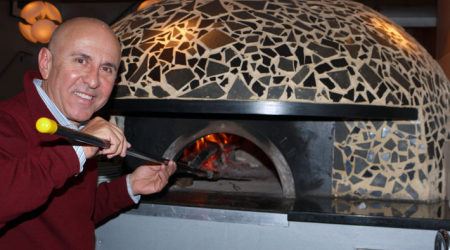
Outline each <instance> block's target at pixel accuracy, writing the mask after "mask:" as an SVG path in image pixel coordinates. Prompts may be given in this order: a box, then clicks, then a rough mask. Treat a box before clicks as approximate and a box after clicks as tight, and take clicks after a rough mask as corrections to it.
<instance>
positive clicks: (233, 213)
mask: <svg viewBox="0 0 450 250" xmlns="http://www.w3.org/2000/svg"><path fill="white" fill-rule="evenodd" d="M126 213H127V214H133V215H142V216H155V217H169V218H178V219H189V220H202V221H215V222H227V223H240V224H254V225H262V226H279V227H287V226H288V225H289V222H288V220H287V214H280V213H267V212H253V211H237V210H226V209H212V208H200V207H183V206H173V205H159V204H140V205H139V208H137V209H132V210H130V211H128V212H126Z"/></svg>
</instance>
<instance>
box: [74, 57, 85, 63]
mask: <svg viewBox="0 0 450 250" xmlns="http://www.w3.org/2000/svg"><path fill="white" fill-rule="evenodd" d="M76 61H77V63H81V64H85V63H86V60H84V59H81V58H78V59H76Z"/></svg>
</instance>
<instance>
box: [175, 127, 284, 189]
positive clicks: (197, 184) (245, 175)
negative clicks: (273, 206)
mask: <svg viewBox="0 0 450 250" xmlns="http://www.w3.org/2000/svg"><path fill="white" fill-rule="evenodd" d="M179 155H180V156H179V157H178V160H183V161H185V162H188V163H189V165H191V166H193V167H195V168H198V169H201V170H211V171H216V172H218V173H219V176H220V178H219V179H218V180H214V181H212V180H207V179H202V178H196V177H192V176H183V175H182V176H177V177H176V182H175V185H174V186H172V189H175V190H177V191H192V190H195V191H214V192H223V193H230V192H231V193H234V194H243V195H245V194H259V195H264V196H272V197H283V190H282V185H281V183H280V178H279V176H278V174H277V170H276V167H275V165H274V163H273V161H272V160H271V159H270V157H269V156H268V155H267V154H266V153H264V151H263V150H262V149H261V148H260V147H258V146H257V145H256V144H255V143H253V142H252V141H250V140H248V139H246V138H244V137H242V136H239V135H236V134H231V133H213V134H208V135H205V136H203V137H201V138H199V139H197V140H196V141H194V142H193V143H191V144H190V145H188V146H186V147H185V148H184V149H183V150H181V152H180V153H179Z"/></svg>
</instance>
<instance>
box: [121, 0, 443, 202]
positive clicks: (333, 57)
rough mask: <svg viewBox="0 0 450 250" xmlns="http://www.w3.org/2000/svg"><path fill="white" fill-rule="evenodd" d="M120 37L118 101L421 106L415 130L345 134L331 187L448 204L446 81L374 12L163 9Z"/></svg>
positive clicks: (347, 7)
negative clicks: (441, 200) (443, 200)
mask: <svg viewBox="0 0 450 250" xmlns="http://www.w3.org/2000/svg"><path fill="white" fill-rule="evenodd" d="M113 28H114V29H115V31H116V33H117V35H118V37H119V39H120V41H121V42H122V45H123V49H122V62H121V68H122V71H121V73H120V75H119V83H118V85H117V86H116V95H115V98H148V99H186V100H189V99H196V100H198V99H201V100H217V99H221V100H255V101H256V100H260V101H261V100H262V101H264V100H271V101H288V102H316V103H329V104H338V103H351V104H353V103H354V104H355V105H357V104H367V105H386V106H400V107H416V108H418V109H419V120H418V121H395V122H392V121H376V122H373V121H359V122H358V121H346V122H343V123H342V124H338V125H337V126H336V135H337V140H336V142H335V165H334V170H333V178H334V179H333V180H334V181H333V189H334V192H335V194H336V195H337V196H348V195H349V196H358V197H369V198H380V197H381V198H397V199H414V200H435V199H439V198H443V191H442V190H443V187H442V186H443V185H444V184H443V171H444V170H443V158H444V157H443V152H442V148H443V144H444V142H445V141H447V139H448V116H447V114H449V113H450V112H449V111H450V110H449V106H448V105H449V103H448V102H449V101H448V100H449V81H448V79H447V78H446V77H445V75H444V73H443V71H442V69H441V68H440V67H439V65H438V64H437V63H436V61H435V60H433V58H432V57H431V56H430V55H429V54H428V53H427V52H426V50H425V49H424V48H423V47H422V46H421V45H420V44H418V43H417V42H416V41H415V40H414V38H412V37H411V36H410V35H408V34H407V33H406V32H405V31H404V30H403V29H402V28H401V27H399V26H398V25H396V24H395V23H393V22H392V21H390V20H389V19H388V18H386V17H384V16H382V15H381V14H379V13H377V12H375V11H374V10H372V9H370V8H368V7H366V6H364V5H362V4H360V3H356V2H353V1H345V0H270V1H258V0H256V1H255V0H243V1H238V0H233V1H232V0H193V1H180V0H165V1H161V2H159V3H156V4H154V5H152V6H150V7H148V8H146V9H143V10H141V11H137V12H135V13H132V14H130V15H128V16H126V17H125V18H123V19H122V20H121V21H119V22H117V23H116V24H114V25H113ZM436 190H437V191H436Z"/></svg>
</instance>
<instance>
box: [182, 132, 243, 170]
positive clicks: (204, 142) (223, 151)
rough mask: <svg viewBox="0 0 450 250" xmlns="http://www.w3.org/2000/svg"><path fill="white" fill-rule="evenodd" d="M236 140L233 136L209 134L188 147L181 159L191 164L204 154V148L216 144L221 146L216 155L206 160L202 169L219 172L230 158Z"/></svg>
mask: <svg viewBox="0 0 450 250" xmlns="http://www.w3.org/2000/svg"><path fill="white" fill-rule="evenodd" d="M234 138H235V137H233V135H231V134H225V133H217V134H209V135H206V136H203V137H202V138H200V139H198V140H197V141H195V143H193V144H192V145H191V146H189V147H187V148H186V149H185V150H184V151H183V155H182V156H181V157H182V159H184V160H186V161H188V162H189V161H191V160H192V159H194V158H195V157H196V156H197V155H199V154H200V153H201V152H202V149H203V148H206V147H209V146H211V145H214V144H215V145H217V146H219V149H218V150H217V151H216V152H215V153H214V155H212V156H211V157H209V158H208V159H204V160H205V161H204V162H203V164H202V166H201V167H200V169H202V170H212V171H217V168H218V167H219V164H220V162H224V161H226V160H227V158H228V153H229V152H230V151H231V150H232V149H233V147H230V146H229V145H230V144H233V143H234V141H235V140H234ZM227 145H228V146H227Z"/></svg>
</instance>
